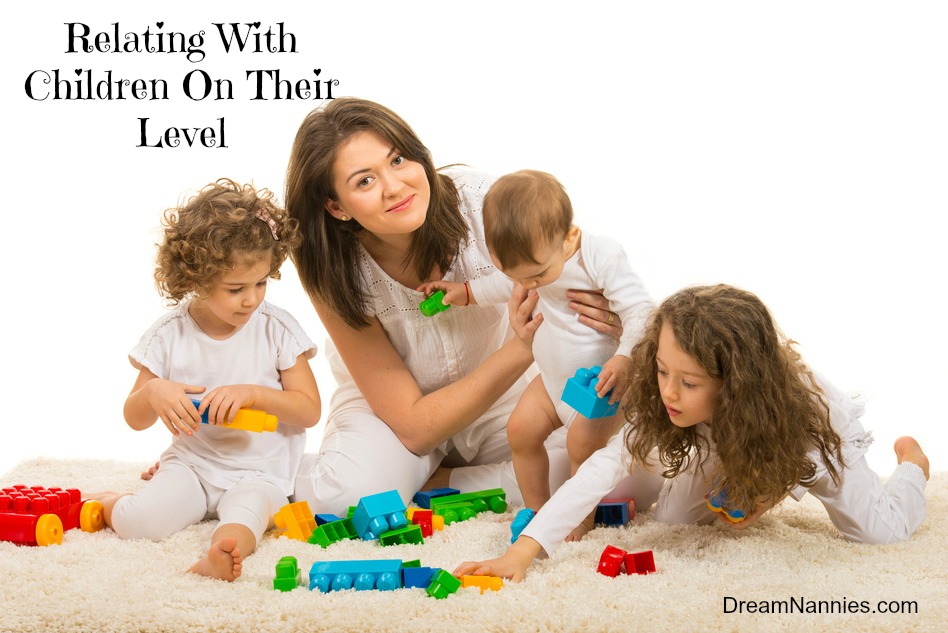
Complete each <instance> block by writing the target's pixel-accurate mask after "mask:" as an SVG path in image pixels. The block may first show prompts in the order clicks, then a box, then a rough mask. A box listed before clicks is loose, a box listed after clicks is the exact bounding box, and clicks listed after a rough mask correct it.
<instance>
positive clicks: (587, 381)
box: [560, 365, 619, 420]
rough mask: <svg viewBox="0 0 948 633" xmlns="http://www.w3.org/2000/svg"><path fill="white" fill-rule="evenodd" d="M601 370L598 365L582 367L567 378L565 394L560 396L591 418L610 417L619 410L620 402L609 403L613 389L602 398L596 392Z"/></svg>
mask: <svg viewBox="0 0 948 633" xmlns="http://www.w3.org/2000/svg"><path fill="white" fill-rule="evenodd" d="M601 371H602V367H599V366H598V365H597V366H595V367H590V368H589V369H586V368H584V367H580V368H579V369H577V370H576V374H575V375H574V376H573V377H572V378H569V379H567V381H566V387H565V388H564V389H563V395H562V396H560V399H561V400H562V401H563V402H565V403H566V404H568V405H569V406H571V407H573V408H574V409H576V410H577V411H579V412H580V413H581V414H583V415H584V416H586V418H588V419H590V420H593V419H595V418H605V417H608V416H610V415H613V414H615V412H616V411H618V410H619V403H618V402H616V403H615V404H609V397H610V396H611V395H612V391H611V390H610V391H609V393H607V394H606V395H604V396H603V397H601V398H600V397H599V396H598V395H597V394H596V382H597V381H598V380H599V372H601Z"/></svg>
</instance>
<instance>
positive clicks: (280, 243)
mask: <svg viewBox="0 0 948 633" xmlns="http://www.w3.org/2000/svg"><path fill="white" fill-rule="evenodd" d="M163 223H164V226H165V231H164V239H163V241H162V243H161V244H159V246H158V257H157V266H156V268H155V284H156V285H157V286H158V290H159V292H161V294H162V295H163V296H164V297H166V298H167V299H169V301H170V302H171V303H172V304H177V303H179V302H181V301H182V300H184V299H185V298H187V297H189V296H192V295H197V296H202V295H207V294H208V293H209V292H210V290H211V289H212V288H213V287H214V284H215V282H217V281H218V280H219V279H220V278H221V277H222V275H224V274H225V273H227V272H228V271H230V270H233V269H234V268H235V267H236V266H246V265H252V264H257V263H259V262H267V267H268V269H269V274H268V276H269V278H271V279H279V278H280V266H281V265H282V264H283V262H284V261H285V260H286V257H287V254H288V253H289V250H290V249H291V248H293V247H294V246H295V245H296V243H297V242H298V241H299V232H298V230H297V224H296V221H295V220H292V219H290V218H289V216H288V215H287V214H286V212H285V211H284V210H283V209H281V208H280V207H278V206H277V205H276V204H275V203H274V201H273V194H272V193H271V192H270V191H268V190H267V189H261V190H259V191H258V190H256V189H254V187H253V186H252V185H238V184H237V183H235V182H234V181H232V180H230V179H227V178H221V179H220V180H218V181H217V182H215V183H212V184H209V185H207V186H206V187H204V188H203V189H201V191H200V192H198V194H197V195H195V196H193V197H191V198H190V199H188V201H187V202H186V203H185V204H184V205H182V206H179V207H176V208H173V209H168V210H167V211H165V214H164V222H163Z"/></svg>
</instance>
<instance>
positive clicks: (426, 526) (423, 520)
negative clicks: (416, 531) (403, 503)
mask: <svg viewBox="0 0 948 633" xmlns="http://www.w3.org/2000/svg"><path fill="white" fill-rule="evenodd" d="M433 517H434V514H432V512H431V510H418V509H414V511H413V512H412V513H411V516H409V517H408V520H409V521H411V522H412V523H414V524H415V525H417V526H418V527H419V528H421V536H422V537H424V538H428V537H429V536H431V535H432V534H434V527H433V526H432V525H431V524H432V518H433Z"/></svg>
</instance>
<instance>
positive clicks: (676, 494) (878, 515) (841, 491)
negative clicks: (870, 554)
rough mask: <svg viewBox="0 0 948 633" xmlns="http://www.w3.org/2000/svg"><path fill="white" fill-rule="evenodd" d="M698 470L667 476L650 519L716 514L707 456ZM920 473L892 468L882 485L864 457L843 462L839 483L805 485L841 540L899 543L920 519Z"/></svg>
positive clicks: (686, 519) (824, 480)
mask: <svg viewBox="0 0 948 633" xmlns="http://www.w3.org/2000/svg"><path fill="white" fill-rule="evenodd" d="M713 459H714V458H713V457H712V458H711V459H709V460H708V463H707V464H706V465H705V467H704V468H703V469H698V468H695V467H694V466H691V467H689V469H688V470H687V471H685V472H683V473H680V474H679V475H678V476H677V477H675V478H674V479H670V480H668V482H667V483H666V484H665V487H664V488H663V490H662V493H661V495H660V496H659V499H658V504H657V506H656V508H655V518H656V520H658V521H662V522H664V523H699V524H706V523H711V522H712V521H714V520H715V517H716V513H715V512H713V511H711V510H710V509H709V508H708V506H707V504H706V503H705V498H704V496H705V495H706V494H708V492H709V491H710V490H711V486H712V483H713V482H712V481H711V480H710V478H709V474H710V473H711V472H713V470H714V468H713V463H712V461H711V460H713ZM925 484H926V481H925V475H924V473H922V469H921V468H919V467H918V466H917V465H915V464H911V463H908V462H904V463H902V464H899V465H898V467H896V469H895V471H894V472H893V473H892V476H891V477H889V479H888V480H887V481H886V482H885V484H883V483H882V482H881V481H880V480H879V476H878V475H877V474H876V473H875V472H874V471H873V470H872V469H871V468H869V464H868V463H867V462H866V458H865V457H864V456H862V457H859V459H857V460H856V461H855V462H854V463H852V464H847V465H846V468H844V469H843V471H842V472H841V473H840V482H839V484H838V485H837V484H835V483H833V479H832V477H830V476H829V475H828V474H827V475H825V476H823V477H821V478H820V479H818V480H817V482H816V484H814V485H813V487H811V488H809V489H808V492H809V494H811V495H813V496H814V497H816V498H817V499H819V500H820V502H821V503H822V504H823V507H824V508H826V513H827V514H828V515H829V518H830V520H831V521H832V522H833V525H835V526H836V528H837V529H838V530H839V531H840V532H841V533H842V535H843V538H844V539H846V540H847V541H853V542H855V543H870V544H883V543H895V542H898V541H904V540H906V539H908V537H909V536H910V535H911V534H912V532H914V531H915V530H916V529H917V528H918V526H919V525H921V524H922V520H923V519H924V518H925Z"/></svg>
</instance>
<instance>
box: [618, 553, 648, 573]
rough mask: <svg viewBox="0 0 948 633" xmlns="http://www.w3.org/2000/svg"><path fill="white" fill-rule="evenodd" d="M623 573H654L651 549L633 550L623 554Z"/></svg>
mask: <svg viewBox="0 0 948 633" xmlns="http://www.w3.org/2000/svg"><path fill="white" fill-rule="evenodd" d="M625 573H627V574H642V575H645V574H654V573H655V556H654V555H653V554H652V550H646V551H644V552H635V553H634V554H626V555H625Z"/></svg>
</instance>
